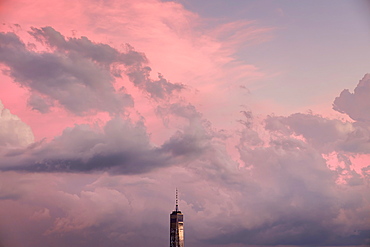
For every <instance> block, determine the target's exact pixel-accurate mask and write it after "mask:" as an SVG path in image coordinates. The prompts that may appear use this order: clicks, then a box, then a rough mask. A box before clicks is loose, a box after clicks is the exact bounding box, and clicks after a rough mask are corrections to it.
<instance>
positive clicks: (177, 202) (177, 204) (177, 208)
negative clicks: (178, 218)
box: [176, 188, 179, 212]
mask: <svg viewBox="0 0 370 247" xmlns="http://www.w3.org/2000/svg"><path fill="white" fill-rule="evenodd" d="M177 211H179V196H178V191H177V188H176V212H177Z"/></svg>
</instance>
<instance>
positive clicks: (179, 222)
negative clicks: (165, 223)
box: [170, 189, 184, 247]
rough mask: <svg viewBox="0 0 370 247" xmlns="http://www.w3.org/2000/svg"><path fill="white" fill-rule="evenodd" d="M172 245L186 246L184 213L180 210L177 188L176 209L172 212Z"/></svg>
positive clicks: (174, 246) (175, 246)
mask: <svg viewBox="0 0 370 247" xmlns="http://www.w3.org/2000/svg"><path fill="white" fill-rule="evenodd" d="M170 247H184V215H183V214H182V213H181V211H179V200H178V193H177V189H176V209H175V211H172V213H171V214H170Z"/></svg>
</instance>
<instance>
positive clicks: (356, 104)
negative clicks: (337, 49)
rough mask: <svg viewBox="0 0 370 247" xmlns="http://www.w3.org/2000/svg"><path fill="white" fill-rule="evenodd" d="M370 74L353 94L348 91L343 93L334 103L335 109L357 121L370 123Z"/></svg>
mask: <svg viewBox="0 0 370 247" xmlns="http://www.w3.org/2000/svg"><path fill="white" fill-rule="evenodd" d="M369 96H370V74H366V75H365V76H364V78H362V80H360V82H359V83H358V85H357V86H356V88H355V90H354V92H353V93H351V92H350V91H349V90H348V89H345V90H343V91H342V92H341V94H340V96H339V97H336V98H335V100H334V103H333V109H334V110H336V111H339V112H341V113H345V114H347V115H348V116H350V117H351V118H352V119H353V120H356V121H367V122H368V121H370V112H369V108H370V101H369Z"/></svg>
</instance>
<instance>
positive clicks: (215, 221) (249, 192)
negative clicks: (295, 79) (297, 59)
mask: <svg viewBox="0 0 370 247" xmlns="http://www.w3.org/2000/svg"><path fill="white" fill-rule="evenodd" d="M37 3H38V4H40V5H41V6H44V5H45V6H50V2H49V1H45V2H43V1H41V0H39V1H38V2H37ZM86 3H87V2H85V1H76V2H74V3H71V5H70V8H69V7H68V8H67V7H63V3H61V2H58V3H55V4H57V5H58V7H60V8H61V9H68V11H66V15H67V12H68V13H69V14H70V16H73V17H76V18H77V17H78V18H80V19H79V22H78V21H74V22H75V23H76V24H75V25H78V27H84V25H87V24H86V23H94V25H92V26H93V27H94V28H93V30H90V29H88V28H86V30H88V31H86V30H85V31H86V33H90V34H91V35H86V36H78V35H75V34H74V35H71V37H69V36H68V35H66V33H67V32H66V30H68V28H69V27H64V26H63V25H60V24H57V23H58V20H59V19H58V18H59V17H58V16H56V17H55V18H57V19H56V20H57V21H53V20H54V19H52V18H51V19H50V22H51V23H53V25H51V24H50V25H48V26H47V25H45V24H43V25H35V26H34V27H32V28H30V29H27V31H28V32H27V33H24V32H22V31H21V29H22V28H21V27H20V25H16V26H12V27H13V30H12V31H8V32H1V33H0V62H1V64H2V67H1V68H2V71H3V72H4V74H5V77H6V78H7V79H8V80H9V81H10V83H14V84H16V85H18V86H20V87H21V89H19V90H23V91H22V92H24V94H23V95H22V97H24V98H25V99H23V98H22V99H19V102H20V103H19V104H24V105H26V104H28V106H27V107H28V108H24V109H27V111H25V112H22V111H19V112H20V115H19V117H18V116H16V115H18V114H14V112H12V113H11V111H12V109H10V110H8V109H6V108H5V107H4V106H2V105H0V112H1V116H0V117H1V118H0V130H1V131H0V156H1V157H0V171H1V172H0V219H1V220H0V246H17V247H23V246H25V247H26V246H30V245H31V246H40V247H49V246H56V247H59V246H60V247H61V246H67V245H69V246H81V247H85V246H86V247H87V246H89V247H91V246H112V247H116V246H148V245H151V246H165V245H166V244H168V241H169V240H168V216H169V213H170V212H171V211H172V210H173V209H174V188H176V187H177V188H179V190H180V209H181V210H182V211H183V212H184V214H185V235H186V245H187V246H188V247H191V246H198V247H212V246H223V247H226V246H228V247H240V246H256V245H257V246H307V245H309V246H366V245H368V244H370V239H369V234H370V195H369V193H368V186H369V182H370V180H369V179H370V156H369V151H370V147H369V139H370V125H369V121H368V119H369V116H368V111H367V106H368V100H367V99H368V97H366V96H367V94H368V89H367V88H368V84H369V83H370V80H369V76H368V75H366V76H365V77H364V78H363V79H362V80H361V81H360V83H359V85H358V86H357V87H356V88H355V90H354V93H350V92H349V90H344V91H343V92H342V93H341V94H340V95H339V96H338V97H337V98H336V99H335V100H334V103H333V107H334V109H335V110H337V111H338V112H340V113H343V114H347V115H348V116H349V117H350V118H351V119H352V120H351V121H344V120H342V119H340V118H338V117H336V118H333V117H331V118H329V117H327V116H325V115H319V114H314V113H301V112H297V113H293V114H289V115H287V116H280V115H274V114H271V115H269V116H264V115H259V109H248V108H249V107H247V106H246V104H247V103H246V102H248V97H249V96H250V95H244V94H243V97H240V94H237V93H236V92H235V90H234V89H235V88H237V91H242V92H244V91H248V90H244V89H245V87H240V86H241V85H240V82H241V81H243V80H246V78H255V77H259V76H263V75H262V74H261V73H260V72H258V69H257V67H256V66H254V65H250V64H244V63H242V62H238V61H236V60H235V59H234V58H233V56H232V54H233V51H234V50H235V49H236V47H237V46H238V45H240V43H243V42H249V41H250V42H252V43H258V42H259V40H266V37H265V36H264V34H265V33H266V32H268V29H256V28H255V27H254V26H251V23H253V22H248V21H241V22H231V23H228V24H225V25H221V26H220V27H219V28H216V29H214V30H201V28H199V26H196V25H195V24H194V23H196V22H201V20H200V18H199V16H197V15H196V14H194V13H191V12H189V11H187V10H185V9H184V8H183V6H181V5H180V4H178V3H174V2H159V1H156V0H145V1H144V0H138V1H120V2H118V1H106V2H104V3H103V2H101V3H99V4H95V3H94V4H92V3H91V4H92V5H88V4H86ZM89 3H90V2H89ZM24 4H26V3H24ZM80 5H81V6H80ZM91 6H93V7H91ZM54 7H55V6H53V8H54ZM58 9H59V8H58ZM81 10H84V12H83V13H84V15H83V17H84V18H81V15H82V14H81V13H82V11H81ZM51 11H52V10H51ZM31 13H32V14H33V13H34V12H32V11H31V12H30V14H29V15H26V16H25V18H26V17H27V18H29V19H32V20H34V21H35V22H37V20H39V19H37V18H39V17H37V16H34V18H33V17H32V18H31ZM53 13H54V14H55V12H53ZM49 14H50V13H49V12H47V11H44V12H42V13H40V15H46V16H48V17H52V16H50V15H49ZM46 19H48V18H46ZM95 19H96V20H95ZM65 21H66V22H69V21H71V20H69V19H68V20H67V19H66V20H65ZM40 22H42V23H44V22H43V21H42V20H40ZM32 23H34V22H32ZM81 23H82V24H81ZM112 23H113V24H112ZM114 24H116V25H117V26H115V25H114ZM58 25H59V27H62V28H61V29H59V28H57V27H56V26H58ZM89 25H90V24H89ZM89 25H87V26H89ZM63 27H64V29H63ZM123 27H124V28H123ZM15 28H17V29H15ZM202 28H204V29H205V27H202ZM17 30H18V31H17ZM89 30H90V31H89ZM82 31H84V30H82ZM82 31H81V32H82ZM78 32H79V31H77V33H78ZM97 33H99V34H103V36H105V35H106V36H107V37H108V38H105V37H104V38H102V36H99V35H97ZM261 35H262V36H261ZM218 36H220V37H221V38H220V39H221V41H220V39H217V37H218ZM153 37H154V38H153ZM222 37H223V38H224V39H226V40H222ZM144 38H148V40H146V39H144ZM149 38H150V39H149ZM110 39H112V40H114V39H115V42H111V41H110ZM117 39H119V42H117ZM126 39H128V41H127V40H126ZM102 40H106V41H102ZM140 40H143V41H140ZM132 41H134V42H133V43H132ZM135 41H136V43H135ZM125 42H130V43H132V44H133V46H135V47H137V46H136V44H138V46H139V47H140V48H143V47H144V48H146V49H143V52H145V54H153V55H155V54H156V57H155V58H154V59H153V60H152V59H151V57H149V56H148V57H147V56H146V55H145V54H144V53H143V52H139V51H136V50H135V49H134V48H133V46H131V45H129V44H125V45H121V46H119V45H117V44H122V43H125ZM117 47H120V48H117ZM147 52H148V53H147ZM175 58H176V59H175ZM153 61H154V62H153ZM157 63H158V64H160V65H158V67H159V68H166V72H170V74H171V80H174V81H181V83H173V82H171V81H170V80H168V79H166V78H165V77H164V76H163V75H162V74H158V77H157V78H155V79H153V78H152V77H151V73H152V72H153V71H156V70H155V69H153V68H154V67H155V66H157ZM179 71H181V72H179ZM220 71H221V72H220ZM166 76H167V75H166ZM177 76H178V77H177ZM178 78H181V79H178ZM184 79H187V80H188V81H184ZM242 79H243V80H242ZM243 83H244V82H243ZM245 83H246V82H245ZM243 88H244V89H243ZM240 89H243V90H240ZM9 93H11V92H9ZM15 95H17V94H15ZM22 102H23V103H22ZM241 104H242V106H240V105H241ZM31 109H32V110H33V111H30V110H31ZM65 112H67V113H65ZM32 114H34V115H32ZM58 114H61V115H62V116H64V117H68V120H69V121H66V124H64V125H63V129H64V130H63V132H61V133H59V134H56V135H55V136H53V137H52V138H49V139H42V138H40V139H36V141H35V138H34V135H33V133H32V128H31V127H30V126H35V125H37V124H41V125H42V128H44V129H45V130H44V132H45V133H47V132H48V131H49V126H52V125H56V124H60V123H59V121H60V118H55V119H54V117H55V116H58ZM63 114H64V115H63ZM30 115H32V116H33V117H34V118H32V117H30ZM20 116H22V118H21V117H20ZM35 116H36V117H37V118H40V121H39V122H35V121H31V120H32V119H35V118H36V117H35ZM23 117H24V119H23ZM21 119H22V120H23V121H22V120H21ZM25 119H27V121H26V120H25ZM44 119H48V121H44ZM220 126H221V127H220Z"/></svg>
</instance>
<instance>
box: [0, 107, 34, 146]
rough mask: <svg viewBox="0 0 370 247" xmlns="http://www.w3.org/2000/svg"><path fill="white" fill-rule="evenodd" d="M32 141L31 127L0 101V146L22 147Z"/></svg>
mask: <svg viewBox="0 0 370 247" xmlns="http://www.w3.org/2000/svg"><path fill="white" fill-rule="evenodd" d="M33 141H34V137H33V133H32V130H31V128H30V127H29V126H28V125H27V124H25V123H24V122H23V121H22V120H21V119H19V117H18V116H16V115H13V114H11V113H10V111H9V109H6V108H5V107H4V105H3V104H2V103H1V101H0V146H1V147H19V146H21V147H24V146H27V145H29V144H31V143H33Z"/></svg>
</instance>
